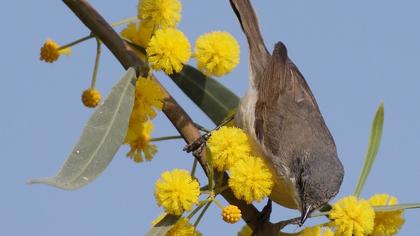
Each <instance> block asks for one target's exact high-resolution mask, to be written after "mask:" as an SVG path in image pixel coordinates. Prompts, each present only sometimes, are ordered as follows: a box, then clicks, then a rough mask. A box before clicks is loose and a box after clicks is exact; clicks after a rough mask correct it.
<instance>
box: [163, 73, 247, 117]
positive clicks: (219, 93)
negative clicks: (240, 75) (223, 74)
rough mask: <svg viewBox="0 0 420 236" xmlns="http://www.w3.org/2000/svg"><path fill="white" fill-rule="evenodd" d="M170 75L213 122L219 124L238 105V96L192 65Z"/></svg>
mask: <svg viewBox="0 0 420 236" xmlns="http://www.w3.org/2000/svg"><path fill="white" fill-rule="evenodd" d="M170 77H171V78H172V80H173V81H174V82H175V83H176V84H177V85H178V87H179V88H181V90H182V91H184V93H185V94H186V95H187V96H188V97H189V98H190V99H191V100H192V101H193V102H194V103H195V104H196V105H197V106H198V107H200V109H201V110H202V111H203V112H204V113H206V115H207V116H208V117H209V118H210V119H211V120H212V121H213V122H214V123H215V124H220V123H221V122H222V121H223V120H224V119H225V118H226V116H227V115H228V113H229V112H230V111H232V110H233V109H235V108H237V107H238V104H239V98H238V96H236V95H235V94H234V93H233V92H231V91H230V90H229V89H228V88H226V87H225V86H223V85H222V84H221V83H219V82H218V81H216V80H215V79H213V78H211V77H207V76H205V75H204V74H203V73H201V72H200V71H199V70H197V69H195V68H194V67H192V66H189V65H185V66H184V69H183V70H182V71H181V72H180V73H178V74H172V75H170Z"/></svg>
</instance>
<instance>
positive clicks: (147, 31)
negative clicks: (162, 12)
mask: <svg viewBox="0 0 420 236" xmlns="http://www.w3.org/2000/svg"><path fill="white" fill-rule="evenodd" d="M153 30H154V27H153V24H151V23H150V22H147V21H142V22H139V23H137V24H136V23H130V24H128V25H127V27H126V28H125V29H123V30H122V31H121V36H123V37H124V38H126V39H128V40H130V41H131V42H133V43H135V44H137V45H139V46H141V47H143V48H146V47H147V45H148V44H149V41H150V38H151V37H152V34H153Z"/></svg>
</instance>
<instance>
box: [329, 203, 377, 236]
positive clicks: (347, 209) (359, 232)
mask: <svg viewBox="0 0 420 236" xmlns="http://www.w3.org/2000/svg"><path fill="white" fill-rule="evenodd" d="M329 218H330V220H331V222H330V226H331V227H334V228H335V230H336V234H337V235H343V236H352V235H354V236H364V235H369V234H371V233H372V231H373V225H374V219H375V212H374V211H373V209H372V207H371V206H370V204H369V202H368V201H366V200H363V199H357V198H356V197H355V196H348V197H345V198H342V199H341V200H340V201H338V202H337V203H335V204H334V205H333V207H332V209H331V211H330V213H329Z"/></svg>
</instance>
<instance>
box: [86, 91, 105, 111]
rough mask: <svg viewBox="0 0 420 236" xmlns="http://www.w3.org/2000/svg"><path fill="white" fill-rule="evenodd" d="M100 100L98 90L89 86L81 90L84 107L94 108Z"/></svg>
mask: <svg viewBox="0 0 420 236" xmlns="http://www.w3.org/2000/svg"><path fill="white" fill-rule="evenodd" d="M100 101H101V93H100V92H99V91H98V90H96V89H94V88H89V89H86V90H85V91H83V94H82V102H83V105H85V106H86V107H89V108H94V107H96V106H97V105H98V104H99V102H100Z"/></svg>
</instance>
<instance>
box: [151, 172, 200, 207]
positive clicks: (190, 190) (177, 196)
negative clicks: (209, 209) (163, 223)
mask: <svg viewBox="0 0 420 236" xmlns="http://www.w3.org/2000/svg"><path fill="white" fill-rule="evenodd" d="M199 195H200V186H199V184H198V182H197V180H195V179H193V178H192V177H191V175H190V173H189V172H188V171H186V170H179V169H175V170H173V171H171V172H168V171H166V172H164V173H163V174H162V176H161V178H160V179H159V180H158V181H157V182H156V186H155V198H156V201H157V203H158V205H159V206H162V207H163V209H164V210H165V212H167V213H169V214H173V215H181V214H182V213H183V212H184V211H189V210H191V208H192V206H193V205H194V204H195V203H197V201H198V196H199Z"/></svg>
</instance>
